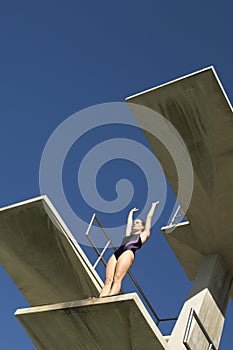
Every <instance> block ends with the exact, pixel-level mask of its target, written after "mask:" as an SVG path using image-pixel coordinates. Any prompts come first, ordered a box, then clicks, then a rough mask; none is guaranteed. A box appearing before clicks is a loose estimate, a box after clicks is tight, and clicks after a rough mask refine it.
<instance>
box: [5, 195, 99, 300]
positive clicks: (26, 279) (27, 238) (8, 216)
mask: <svg viewBox="0 0 233 350" xmlns="http://www.w3.org/2000/svg"><path fill="white" fill-rule="evenodd" d="M0 242H1V245H0V263H1V264H2V265H3V267H4V268H5V270H6V271H7V273H8V274H9V275H10V277H11V278H12V280H13V281H14V282H15V284H16V286H17V287H18V288H19V290H20V291H21V292H22V294H23V295H24V296H25V298H26V299H27V300H28V302H29V303H30V305H44V304H54V303H59V302H66V301H73V300H77V299H85V298H87V297H89V296H98V295H99V292H100V290H101V287H102V285H103V282H102V280H101V279H100V277H99V275H98V274H97V272H96V271H95V270H94V268H93V267H92V265H91V263H90V261H89V260H88V258H87V257H86V255H85V253H84V252H83V250H82V249H81V247H80V246H79V244H78V243H77V241H76V240H75V238H74V237H73V236H72V234H71V233H70V231H69V229H68V228H67V226H66V225H65V223H64V222H63V220H62V219H61V217H60V216H59V214H58V213H57V211H56V210H55V208H54V207H53V205H52V203H51V202H50V201H49V199H48V198H47V197H46V196H40V197H37V198H34V199H31V200H27V201H24V202H21V203H18V204H14V205H11V206H8V207H5V208H1V209H0Z"/></svg>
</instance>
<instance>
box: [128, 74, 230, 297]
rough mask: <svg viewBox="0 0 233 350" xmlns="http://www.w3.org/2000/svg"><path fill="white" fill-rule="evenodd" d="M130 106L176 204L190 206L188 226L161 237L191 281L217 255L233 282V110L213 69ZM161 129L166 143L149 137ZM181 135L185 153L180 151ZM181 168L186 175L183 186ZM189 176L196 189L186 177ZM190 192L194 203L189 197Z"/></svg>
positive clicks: (143, 94) (138, 98) (148, 94)
mask: <svg viewBox="0 0 233 350" xmlns="http://www.w3.org/2000/svg"><path fill="white" fill-rule="evenodd" d="M126 101H127V103H129V106H130V108H131V110H132V112H133V114H134V116H135V118H136V120H137V121H138V123H139V125H140V127H141V128H142V130H143V131H144V134H145V136H146V138H147V140H148V142H149V144H150V146H151V148H152V150H153V152H154V154H155V155H156V157H157V158H158V160H159V161H160V163H161V166H162V168H163V170H164V172H165V174H166V177H167V179H168V181H169V183H170V185H171V187H172V189H173V191H174V193H175V194H176V195H178V187H179V186H180V187H181V188H183V196H180V197H178V200H179V202H180V205H181V208H185V209H186V208H187V206H188V208H187V210H186V214H185V216H186V218H187V220H188V222H186V223H182V224H178V225H174V226H167V227H164V228H163V232H164V233H165V237H166V239H167V240H168V242H169V244H170V245H171V248H172V249H173V251H174V253H175V255H176V257H177V258H178V260H179V261H180V263H181V265H182V267H183V268H184V270H185V272H186V273H187V275H188V277H189V278H191V279H194V278H195V276H196V275H197V271H198V269H199V267H200V264H201V262H202V260H203V257H204V256H208V255H211V254H215V253H218V254H219V255H221V257H222V258H223V261H224V263H225V265H226V269H227V271H228V273H229V274H230V275H231V276H233V254H232V251H233V235H232V205H233V176H232V174H233V157H232V155H233V137H232V135H233V109H232V105H231V103H230V101H229V99H228V98H227V96H226V93H225V91H224V89H223V87H222V85H221V82H220V80H219V78H218V76H217V74H216V72H215V70H214V68H213V67H208V68H206V69H203V70H201V71H198V72H194V73H193V74H190V75H187V76H184V77H182V78H180V79H176V80H174V81H171V82H169V83H167V84H163V85H161V86H158V87H155V88H152V89H150V90H147V91H144V92H141V93H138V94H136V95H133V96H131V97H129V98H127V99H126ZM141 106H143V107H147V108H144V109H142V108H140V107H141ZM156 113H157V114H159V115H160V116H162V117H161V119H158V118H157V117H156V115H157V114H156ZM161 125H162V126H163V127H164V125H165V126H166V129H165V130H166V131H167V134H166V132H165V135H163V136H164V139H163V140H164V143H162V142H161V141H160V140H159V139H158V138H157V137H155V136H154V135H153V134H152V132H150V130H154V129H158V130H160V129H159V128H160V127H161ZM171 126H172V128H171ZM162 130H163V129H162ZM177 132H178V133H179V135H180V136H181V138H182V140H183V142H184V144H185V146H186V150H187V152H184V149H183V148H182V147H181V146H180V145H181V143H179V142H178V141H179V140H180V139H179V137H178V136H177ZM168 135H173V136H174V139H175V140H176V139H177V140H178V141H177V142H174V144H172V149H173V150H175V151H176V156H177V158H176V159H173V158H172V156H171V153H169V151H168V149H169V150H171V140H170V138H169V137H167V138H166V136H168ZM169 146H170V148H169ZM187 154H188V155H189V157H190V160H191V164H190V163H189V162H188V161H187ZM178 167H180V168H181V169H182V174H183V178H182V181H181V179H179V178H178V173H177V169H178ZM190 171H192V173H193V181H191V182H192V183H189V182H188V176H184V174H189V175H190ZM192 184H193V188H192ZM189 191H191V198H190V201H188V199H187V196H186V194H187V193H189ZM172 229H173V231H172ZM171 231H172V232H171ZM231 298H233V291H232V292H231Z"/></svg>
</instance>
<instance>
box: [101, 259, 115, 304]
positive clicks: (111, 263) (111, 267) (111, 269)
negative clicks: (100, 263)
mask: <svg viewBox="0 0 233 350" xmlns="http://www.w3.org/2000/svg"><path fill="white" fill-rule="evenodd" d="M116 264H117V259H116V257H115V255H114V254H113V255H112V256H111V257H110V259H109V260H108V263H107V266H106V277H105V283H104V286H103V289H102V291H101V293H100V297H106V296H107V295H109V292H110V289H111V286H112V281H113V276H114V273H115V268H116Z"/></svg>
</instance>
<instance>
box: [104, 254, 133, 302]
mask: <svg viewBox="0 0 233 350" xmlns="http://www.w3.org/2000/svg"><path fill="white" fill-rule="evenodd" d="M133 261H134V254H133V252H132V251H131V250H126V251H125V252H124V253H123V254H122V255H121V256H120V257H119V259H118V260H117V264H116V271H115V275H114V279H113V285H112V288H111V291H110V294H109V295H115V294H118V293H119V291H120V289H121V283H122V280H123V278H124V277H125V275H126V273H127V271H128V270H129V268H130V266H131V265H132V263H133Z"/></svg>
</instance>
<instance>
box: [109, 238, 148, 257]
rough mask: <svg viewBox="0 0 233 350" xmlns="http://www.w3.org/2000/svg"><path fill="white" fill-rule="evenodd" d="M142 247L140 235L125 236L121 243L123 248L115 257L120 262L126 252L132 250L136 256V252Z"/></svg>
mask: <svg viewBox="0 0 233 350" xmlns="http://www.w3.org/2000/svg"><path fill="white" fill-rule="evenodd" d="M141 246H142V241H141V237H140V233H136V234H131V235H130V236H125V237H124V238H123V240H122V242H121V246H120V247H119V248H118V249H117V250H116V251H115V253H114V255H115V257H116V259H117V260H118V258H119V256H120V255H121V254H122V253H124V252H125V251H126V250H132V252H133V253H134V255H135V252H136V250H138V249H140V248H141Z"/></svg>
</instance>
